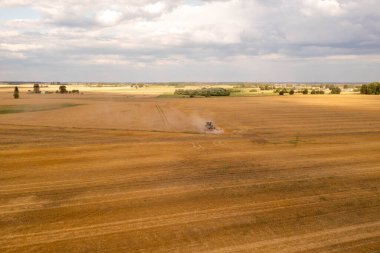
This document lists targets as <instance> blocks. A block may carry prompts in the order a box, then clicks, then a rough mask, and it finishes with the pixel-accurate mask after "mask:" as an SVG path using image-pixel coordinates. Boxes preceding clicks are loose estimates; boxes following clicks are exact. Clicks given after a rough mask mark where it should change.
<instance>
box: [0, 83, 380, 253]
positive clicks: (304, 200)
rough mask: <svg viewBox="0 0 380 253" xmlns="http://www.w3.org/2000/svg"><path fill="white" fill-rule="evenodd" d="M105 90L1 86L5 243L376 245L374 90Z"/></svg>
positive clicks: (49, 247) (68, 248)
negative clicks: (169, 94) (162, 93)
mask: <svg viewBox="0 0 380 253" xmlns="http://www.w3.org/2000/svg"><path fill="white" fill-rule="evenodd" d="M21 91H22V92H25V89H21ZM100 91H101V90H97V91H96V92H94V93H91V92H88V93H85V94H83V95H80V94H75V95H74V94H62V95H61V94H49V95H43V94H25V93H21V95H20V97H21V98H20V99H19V100H15V99H13V98H12V94H11V93H9V92H11V90H10V91H9V92H8V93H7V92H3V91H1V90H0V252H289V253H290V252H303V253H306V252H307V253H312V252H315V253H317V252H318V253H319V252H334V253H335V252H355V253H358V252H359V253H360V252H363V253H375V252H376V253H378V252H380V163H379V162H380V99H379V97H377V96H363V95H316V96H311V95H306V96H303V95H295V96H283V97H281V96H266V97H259V96H258V97H245V98H242V97H223V98H194V99H190V98H182V99H181V98H158V97H155V96H154V95H157V94H153V93H149V94H148V95H146V94H145V95H144V94H138V92H137V93H136V94H133V93H131V94H125V93H120V92H117V91H110V90H107V91H106V92H103V93H102V92H100ZM206 121H213V122H214V123H215V125H216V126H217V127H218V128H221V129H222V130H223V133H221V134H205V133H203V126H204V123H205V122H206Z"/></svg>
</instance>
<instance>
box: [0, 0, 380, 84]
mask: <svg viewBox="0 0 380 253" xmlns="http://www.w3.org/2000/svg"><path fill="white" fill-rule="evenodd" d="M16 6H24V7H26V10H33V12H37V13H38V15H33V17H34V18H30V17H31V15H26V14H25V13H24V12H25V9H24V12H22V13H20V12H19V13H17V12H18V11H19V10H18V8H16ZM379 7H380V2H378V1H375V0H363V1H357V0H294V1H284V0H265V1H264V0H252V1H245V0H209V1H198V0H128V1H126V0H113V1H109V0H105V1H98V0H97V1H95V0H83V1H80V2H78V1H74V0H66V1H47V0H34V1H28V0H3V1H0V14H1V10H2V9H4V11H5V8H6V11H7V13H9V12H12V11H13V12H14V14H18V15H14V16H17V17H18V18H17V19H15V18H7V19H6V20H3V21H2V22H1V23H0V33H1V35H2V36H1V38H0V57H2V60H0V68H2V69H7V71H5V70H4V71H3V72H2V73H7V74H2V75H3V76H0V79H14V78H18V77H17V75H14V76H12V75H11V74H9V73H14V71H12V70H13V69H18V70H26V69H27V70H30V71H31V70H33V71H34V73H40V74H39V75H40V76H41V79H43V77H44V76H49V78H52V77H55V78H56V79H62V78H66V77H67V76H70V77H71V78H72V79H73V80H77V79H80V80H86V78H87V79H88V78H89V77H88V76H89V75H87V74H86V75H84V74H83V75H81V74H80V73H81V72H80V70H83V73H85V72H90V70H91V69H94V70H98V69H97V68H101V67H103V68H104V69H105V70H107V71H109V72H110V73H112V76H114V78H116V79H117V80H125V79H128V78H132V77H133V78H136V80H141V81H143V80H145V78H146V77H148V76H149V77H150V78H161V79H164V78H163V77H162V76H161V74H157V73H165V74H167V75H168V77H167V80H171V79H170V76H172V77H173V79H175V78H179V77H180V76H179V75H182V77H183V78H182V80H223V79H232V80H256V79H260V78H261V79H267V80H273V79H279V80H280V79H285V78H292V79H294V80H301V79H304V78H307V76H305V75H304V74H298V75H297V69H298V70H299V73H301V72H302V73H311V72H312V71H311V70H308V69H307V67H309V68H311V67H312V66H321V65H320V62H322V61H324V62H326V66H329V67H330V68H331V67H332V66H335V67H336V68H337V69H344V68H345V66H346V67H347V70H349V69H351V68H352V66H358V64H359V66H362V65H363V64H371V65H374V64H375V65H376V66H378V65H379V58H378V55H380V26H379V24H380V8H379ZM21 14H22V15H25V17H24V18H20V17H19V16H20V15H21ZM8 16H12V15H7V17H8ZM35 17H37V18H35ZM306 63H307V64H306ZM303 64H305V65H303ZM360 64H361V65H360ZM94 66H96V67H94ZM63 68H64V69H65V71H68V72H69V73H63V72H60V71H57V69H63ZM204 68H205V69H207V70H209V71H208V72H207V71H205V69H204ZM279 68H281V69H282V71H279ZM305 68H306V69H305ZM125 69H129V70H130V71H126V70H125ZM286 69H287V70H289V71H290V72H291V74H289V73H287V72H286V71H283V70H286ZM321 69H325V68H324V67H321ZM358 69H361V71H362V74H360V73H358V71H355V73H356V74H357V76H355V78H356V80H360V79H368V78H369V77H371V78H373V77H374V76H375V77H376V76H377V74H374V73H372V72H371V71H372V68H368V70H366V71H364V70H363V69H364V68H358ZM159 70H160V71H161V72H160V71H159ZM232 70H233V71H232ZM49 71H50V72H49ZM70 71H72V72H70ZM329 71H330V70H329V69H326V72H328V73H329V75H327V76H328V77H330V78H331V77H333V75H332V74H330V72H329ZM322 72H323V71H322ZM70 73H72V74H70ZM126 73H128V75H127V74H126ZM152 73H156V74H152ZM225 73H228V74H229V75H231V76H226V74H225ZM234 73H235V74H234ZM273 73H275V74H274V75H275V76H272V75H273ZM338 73H341V72H337V75H336V76H335V77H334V78H335V79H340V78H341V77H340V76H339V75H338ZM26 74H27V72H26V71H25V75H26ZM36 75H37V74H34V75H33V76H36ZM109 76H110V75H106V77H109ZM102 77H103V76H101V75H100V73H99V71H93V75H92V76H91V78H90V79H91V80H97V79H99V78H102ZM25 78H27V76H26V77H25ZM312 78H314V75H311V74H310V77H309V79H312ZM352 78H353V77H352ZM379 78H380V76H379ZM179 79H181V78H179ZM321 79H322V77H321Z"/></svg>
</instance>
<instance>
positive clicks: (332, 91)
mask: <svg viewBox="0 0 380 253" xmlns="http://www.w3.org/2000/svg"><path fill="white" fill-rule="evenodd" d="M341 92H342V90H341V89H340V88H339V87H333V88H331V94H340V93H341Z"/></svg>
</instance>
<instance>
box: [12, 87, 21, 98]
mask: <svg viewBox="0 0 380 253" xmlns="http://www.w3.org/2000/svg"><path fill="white" fill-rule="evenodd" d="M13 97H14V98H15V99H18V98H19V97H20V95H19V91H18V87H17V86H16V87H15V90H14V92H13Z"/></svg>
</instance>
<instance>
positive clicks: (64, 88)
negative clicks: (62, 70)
mask: <svg viewBox="0 0 380 253" xmlns="http://www.w3.org/2000/svg"><path fill="white" fill-rule="evenodd" d="M59 93H61V94H64V93H67V90H66V86H65V85H61V86H59Z"/></svg>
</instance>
